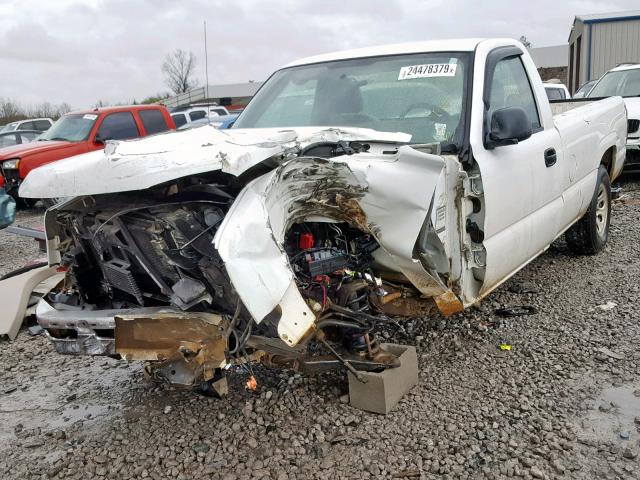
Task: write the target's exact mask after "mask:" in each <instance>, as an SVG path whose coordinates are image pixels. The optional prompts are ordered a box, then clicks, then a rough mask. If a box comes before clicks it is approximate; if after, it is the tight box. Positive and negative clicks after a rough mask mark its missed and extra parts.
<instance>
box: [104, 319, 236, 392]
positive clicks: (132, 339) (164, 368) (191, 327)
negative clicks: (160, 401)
mask: <svg viewBox="0 0 640 480" xmlns="http://www.w3.org/2000/svg"><path fill="white" fill-rule="evenodd" d="M223 323H224V322H223V321H222V317H220V316H219V315H215V314H211V313H204V312H199V313H177V312H176V313H159V314H158V313H156V314H150V315H135V314H134V315H118V316H116V317H115V351H116V353H117V354H119V355H122V357H124V358H125V359H127V360H147V361H153V362H161V363H159V364H154V365H153V368H152V369H151V371H150V373H152V374H153V375H154V376H156V377H157V378H158V379H162V380H165V381H169V382H170V383H172V384H176V385H183V386H193V385H197V384H199V383H200V382H202V381H208V380H212V379H213V378H214V376H215V374H216V371H219V370H220V369H221V368H222V367H224V366H225V365H226V357H225V351H226V349H227V337H226V335H225V334H224V333H225V332H224V324H223Z"/></svg>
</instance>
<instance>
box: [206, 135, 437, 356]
mask: <svg viewBox="0 0 640 480" xmlns="http://www.w3.org/2000/svg"><path fill="white" fill-rule="evenodd" d="M443 167H444V161H443V160H442V158H441V157H438V156H435V155H428V154H425V153H421V152H419V151H417V150H414V149H413V148H411V147H408V146H405V147H400V149H399V150H398V153H397V154H395V155H374V154H368V153H361V154H357V155H352V156H342V157H337V158H334V159H330V160H327V159H320V158H297V159H294V160H290V161H289V162H287V163H285V164H284V165H282V166H280V167H278V168H277V169H275V170H273V171H272V172H270V173H268V174H266V175H264V176H262V177H260V178H258V179H256V180H255V181H253V182H252V183H251V184H250V185H248V186H247V187H246V188H245V189H244V191H243V192H242V193H241V195H240V196H239V197H238V198H237V199H236V201H235V202H234V205H233V207H232V209H231V210H230V211H229V213H228V214H227V216H226V217H225V220H224V221H223V223H222V225H221V227H220V228H219V230H218V232H217V234H216V237H215V239H214V242H215V246H216V248H217V249H218V252H219V253H220V256H221V258H222V260H223V261H224V262H225V266H226V269H227V273H228V274H229V277H230V279H231V282H232V283H233V286H234V288H235V289H236V291H237V292H238V294H239V295H240V297H241V298H242V301H243V303H244V305H245V306H246V307H247V309H248V310H249V312H250V313H251V314H252V316H253V318H254V319H255V320H256V321H257V322H261V321H262V320H263V319H264V318H265V317H266V316H267V315H269V314H271V315H273V314H274V312H275V313H276V314H277V315H279V317H280V321H279V324H278V333H279V334H280V337H281V338H282V339H283V340H284V341H285V342H287V343H289V344H290V345H295V344H297V343H298V342H299V341H300V340H301V339H302V338H303V337H304V336H305V334H306V333H307V332H308V331H309V329H311V328H312V325H313V323H314V321H315V315H314V314H313V312H312V311H311V309H310V308H309V307H308V305H307V304H306V303H305V301H304V299H303V297H302V296H301V295H300V292H299V291H298V290H297V288H295V280H294V274H293V272H292V270H291V267H290V264H289V260H288V257H287V254H286V253H285V250H284V246H283V245H284V240H285V235H286V232H287V231H288V229H289V227H290V226H291V225H292V224H293V223H294V222H296V221H302V220H304V219H306V218H313V217H321V218H328V219H332V220H336V221H345V222H348V223H350V224H352V225H353V226H355V227H357V228H359V229H361V230H363V231H368V232H370V233H371V234H372V235H374V237H375V238H376V239H377V240H378V243H379V244H380V246H381V247H382V248H383V249H384V250H385V251H386V252H387V253H388V254H389V255H390V256H391V257H392V258H393V260H394V264H395V265H396V266H397V267H398V269H399V270H400V271H401V272H402V273H404V274H405V275H406V276H407V277H408V278H409V279H410V280H411V281H412V283H414V285H415V286H416V287H417V288H418V289H419V290H421V291H422V292H423V293H424V294H425V295H439V294H441V293H444V292H445V291H446V290H447V289H446V287H445V286H444V285H442V284H441V282H440V281H439V280H438V279H435V278H433V277H431V276H430V275H429V274H428V273H427V272H426V271H425V270H424V269H423V267H422V265H421V264H420V263H419V262H418V261H417V260H414V259H413V258H412V257H413V255H412V254H413V247H414V245H415V242H416V239H417V237H418V234H419V232H420V229H421V227H422V225H423V224H424V221H425V218H426V216H427V214H428V212H429V207H430V204H431V201H432V198H433V193H434V191H435V188H436V185H437V182H438V178H439V177H440V175H441V174H442V171H443Z"/></svg>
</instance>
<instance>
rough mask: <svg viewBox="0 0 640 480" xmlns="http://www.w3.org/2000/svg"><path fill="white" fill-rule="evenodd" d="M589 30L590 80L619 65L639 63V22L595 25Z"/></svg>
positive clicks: (630, 21)
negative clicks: (590, 35)
mask: <svg viewBox="0 0 640 480" xmlns="http://www.w3.org/2000/svg"><path fill="white" fill-rule="evenodd" d="M591 28H592V35H593V39H592V42H591V48H592V50H591V78H599V77H600V76H601V75H602V74H604V73H605V72H606V71H607V70H610V69H612V68H613V67H615V66H616V65H617V64H619V63H623V62H640V20H629V21H622V22H611V23H596V24H593V25H592V26H591ZM585 79H586V77H585Z"/></svg>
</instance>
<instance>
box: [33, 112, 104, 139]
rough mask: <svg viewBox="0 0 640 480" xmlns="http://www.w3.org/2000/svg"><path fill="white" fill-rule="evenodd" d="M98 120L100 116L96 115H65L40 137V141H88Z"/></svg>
mask: <svg viewBox="0 0 640 480" xmlns="http://www.w3.org/2000/svg"><path fill="white" fill-rule="evenodd" d="M97 118H98V115H97V114H94V113H87V114H77V115H65V116H64V117H62V118H60V120H58V121H57V122H56V123H54V124H53V125H52V126H51V128H50V129H49V130H47V131H46V132H44V133H43V134H42V135H40V136H39V137H38V140H39V141H42V140H65V141H67V142H80V141H82V140H86V139H87V138H88V137H89V132H90V131H91V127H93V124H94V123H96V119H97Z"/></svg>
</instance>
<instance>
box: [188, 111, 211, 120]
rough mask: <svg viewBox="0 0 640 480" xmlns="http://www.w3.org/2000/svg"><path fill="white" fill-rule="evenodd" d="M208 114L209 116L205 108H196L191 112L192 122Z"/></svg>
mask: <svg viewBox="0 0 640 480" xmlns="http://www.w3.org/2000/svg"><path fill="white" fill-rule="evenodd" d="M206 116H207V112H206V111H204V110H194V111H193V112H191V113H189V118H190V119H191V121H192V122H193V121H194V120H200V119H201V118H204V117H206Z"/></svg>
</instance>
